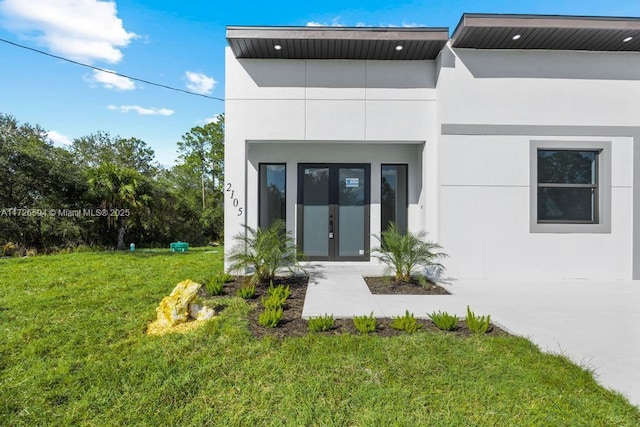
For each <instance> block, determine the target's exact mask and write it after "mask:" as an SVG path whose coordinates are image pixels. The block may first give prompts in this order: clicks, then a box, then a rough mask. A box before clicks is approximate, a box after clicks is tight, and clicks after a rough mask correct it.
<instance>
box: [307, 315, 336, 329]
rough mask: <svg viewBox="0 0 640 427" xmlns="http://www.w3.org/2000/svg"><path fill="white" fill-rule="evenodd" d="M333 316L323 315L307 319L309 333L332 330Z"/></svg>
mask: <svg viewBox="0 0 640 427" xmlns="http://www.w3.org/2000/svg"><path fill="white" fill-rule="evenodd" d="M333 323H334V320H333V316H330V315H328V314H325V315H324V316H320V317H311V318H310V319H309V331H310V332H324V331H328V330H329V329H331V328H333Z"/></svg>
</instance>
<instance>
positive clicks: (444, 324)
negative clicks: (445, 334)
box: [429, 311, 460, 331]
mask: <svg viewBox="0 0 640 427" xmlns="http://www.w3.org/2000/svg"><path fill="white" fill-rule="evenodd" d="M429 318H430V319H431V321H432V322H433V323H434V325H436V326H437V327H438V329H440V330H442V331H453V330H454V329H456V327H457V326H458V321H459V320H460V319H458V316H456V315H453V314H449V313H447V312H446V311H438V312H437V313H436V312H435V311H434V312H433V313H431V314H430V315H429Z"/></svg>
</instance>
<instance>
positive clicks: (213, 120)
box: [204, 114, 220, 125]
mask: <svg viewBox="0 0 640 427" xmlns="http://www.w3.org/2000/svg"><path fill="white" fill-rule="evenodd" d="M219 117H220V115H219V114H216V115H215V116H213V117H207V118H206V119H204V124H205V125H208V124H209V123H218V120H219Z"/></svg>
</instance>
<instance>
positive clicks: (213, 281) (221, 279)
mask: <svg viewBox="0 0 640 427" xmlns="http://www.w3.org/2000/svg"><path fill="white" fill-rule="evenodd" d="M229 280H231V276H229V275H228V274H227V273H220V274H216V275H214V276H212V277H211V278H210V279H209V281H208V282H207V284H206V285H205V289H206V290H207V292H208V293H209V295H222V292H223V288H224V284H225V283H227V282H228V281H229Z"/></svg>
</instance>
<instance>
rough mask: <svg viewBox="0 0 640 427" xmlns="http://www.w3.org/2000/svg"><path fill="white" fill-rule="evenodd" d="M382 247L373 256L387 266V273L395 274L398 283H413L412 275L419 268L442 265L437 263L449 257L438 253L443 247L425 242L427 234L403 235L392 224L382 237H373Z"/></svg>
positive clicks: (422, 232) (376, 249)
mask: <svg viewBox="0 0 640 427" xmlns="http://www.w3.org/2000/svg"><path fill="white" fill-rule="evenodd" d="M373 237H375V238H376V239H377V240H378V242H380V247H377V248H374V249H373V251H372V255H373V256H374V258H377V259H379V260H380V261H381V262H382V263H384V264H385V265H386V266H387V272H394V273H395V278H396V281H404V282H409V281H411V274H412V273H413V272H414V271H415V270H416V269H417V268H418V267H425V268H426V267H428V266H431V265H437V266H440V267H442V264H439V263H438V262H436V261H437V260H438V259H441V258H444V257H446V256H447V255H446V254H445V253H442V252H437V250H438V249H441V247H440V246H439V245H438V244H436V243H433V242H428V241H425V239H426V237H427V233H425V232H424V231H420V232H418V233H410V232H407V233H402V232H400V230H399V229H398V227H397V226H396V224H394V223H391V225H390V226H389V228H388V229H387V230H385V231H383V232H382V233H380V235H375V234H374V235H373Z"/></svg>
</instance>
